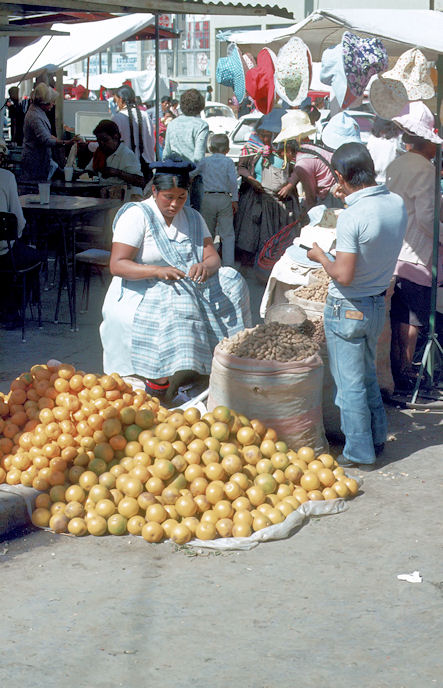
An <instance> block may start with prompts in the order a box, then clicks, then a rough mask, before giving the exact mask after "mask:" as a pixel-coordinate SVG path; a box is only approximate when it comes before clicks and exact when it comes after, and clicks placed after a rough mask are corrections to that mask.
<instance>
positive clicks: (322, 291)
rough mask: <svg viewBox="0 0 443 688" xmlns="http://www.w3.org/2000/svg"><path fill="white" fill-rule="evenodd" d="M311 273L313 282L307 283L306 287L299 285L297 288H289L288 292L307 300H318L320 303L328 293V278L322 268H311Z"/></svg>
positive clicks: (324, 300)
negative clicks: (314, 281)
mask: <svg viewBox="0 0 443 688" xmlns="http://www.w3.org/2000/svg"><path fill="white" fill-rule="evenodd" d="M311 275H312V277H314V278H315V280H316V283H315V284H309V285H307V286H306V287H300V288H299V289H296V290H291V291H290V292H289V293H290V294H293V295H294V296H299V297H301V298H302V299H306V300H307V301H319V302H321V303H325V302H326V297H327V295H328V288H329V281H330V278H329V276H328V275H327V274H326V272H325V271H324V270H323V269H321V270H313V272H312V273H311Z"/></svg>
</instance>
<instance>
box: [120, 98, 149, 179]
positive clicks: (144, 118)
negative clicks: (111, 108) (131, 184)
mask: <svg viewBox="0 0 443 688" xmlns="http://www.w3.org/2000/svg"><path fill="white" fill-rule="evenodd" d="M114 100H115V102H116V103H117V106H118V109H119V111H118V112H117V113H115V114H113V115H112V120H113V122H115V123H116V124H117V126H118V128H119V130H120V136H121V139H122V141H123V143H125V144H126V145H127V146H128V148H129V149H130V150H132V151H133V152H134V153H135V155H136V157H137V160H140V165H141V168H142V173H143V175H144V176H145V177H146V180H147V181H149V178H150V171H149V163H150V162H153V160H155V152H154V133H153V126H152V122H151V119H150V117H149V115H148V113H147V111H146V110H140V109H139V108H138V107H137V104H136V96H135V92H134V89H132V88H131V86H126V85H123V86H120V88H119V89H117V92H116V94H115V96H114Z"/></svg>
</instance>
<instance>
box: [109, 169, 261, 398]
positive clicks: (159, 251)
mask: <svg viewBox="0 0 443 688" xmlns="http://www.w3.org/2000/svg"><path fill="white" fill-rule="evenodd" d="M152 168H153V169H154V178H153V181H152V193H153V195H152V197H151V198H149V199H148V200H146V201H143V202H142V203H134V204H129V205H127V206H125V207H124V208H122V209H121V210H120V211H119V213H118V215H117V217H116V219H115V222H114V237H113V245H112V253H111V261H110V270H111V273H112V274H113V275H114V278H113V280H112V282H111V285H110V287H109V289H108V293H107V295H106V298H105V302H104V304H103V323H102V324H101V326H100V336H101V339H102V344H103V351H104V355H103V368H104V370H105V371H106V372H108V373H111V372H113V371H115V372H118V373H119V374H120V375H122V376H127V375H137V376H139V377H142V378H143V379H145V381H146V389H147V391H148V392H149V393H151V394H152V395H153V396H159V395H160V394H162V393H166V398H167V399H172V398H173V397H174V396H175V393H176V391H177V388H178V386H179V385H180V384H183V383H184V382H185V381H189V380H192V379H194V378H198V376H200V375H208V374H209V372H210V370H211V362H212V352H213V349H214V347H215V346H216V344H217V343H218V342H219V341H220V340H221V339H222V338H223V337H230V336H232V335H233V334H235V333H236V332H238V331H240V330H242V329H244V328H245V327H249V326H250V324H251V315H250V309H249V292H248V288H247V285H246V283H245V281H244V280H243V278H242V277H241V275H240V274H239V273H238V272H237V271H236V270H234V269H232V268H222V269H220V258H219V256H218V254H217V252H216V250H215V248H214V245H213V242H212V239H211V235H210V233H209V230H208V228H207V227H206V224H205V222H204V220H203V218H202V217H201V215H200V214H199V213H198V212H196V211H195V210H193V209H192V208H189V207H185V203H186V199H187V196H188V188H189V184H190V180H189V172H190V171H191V170H192V169H194V165H193V164H192V163H187V162H183V161H180V162H174V161H172V160H168V161H164V162H157V163H152Z"/></svg>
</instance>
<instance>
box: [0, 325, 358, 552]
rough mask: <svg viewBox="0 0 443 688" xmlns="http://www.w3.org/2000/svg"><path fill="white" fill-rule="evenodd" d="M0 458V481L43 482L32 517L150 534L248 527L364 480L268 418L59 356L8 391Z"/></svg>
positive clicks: (238, 531)
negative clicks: (174, 396) (157, 390)
mask: <svg viewBox="0 0 443 688" xmlns="http://www.w3.org/2000/svg"><path fill="white" fill-rule="evenodd" d="M299 336H300V335H299ZM303 336H304V337H306V335H303ZM0 465H1V467H0V482H6V483H8V484H10V485H20V484H21V485H26V486H32V487H34V488H36V489H37V490H39V491H40V494H39V495H38V496H37V498H36V502H35V509H34V511H33V514H32V522H33V524H34V525H35V526H39V527H49V528H50V529H51V530H53V531H54V532H57V533H70V534H72V535H76V536H82V535H87V534H91V535H97V536H98V535H105V534H108V533H109V534H111V535H124V534H126V533H130V534H132V535H141V536H142V537H143V538H144V539H145V540H147V541H148V542H160V541H161V540H163V539H164V538H171V539H172V540H173V541H175V542H176V543H178V544H184V543H186V542H189V540H191V538H194V537H196V538H200V539H201V540H212V539H214V538H217V537H231V536H235V537H247V536H249V535H250V534H251V533H252V532H253V531H257V530H261V529H262V528H265V527H266V526H269V525H271V524H275V523H280V522H282V521H283V520H284V519H285V518H286V516H288V515H289V514H290V513H291V512H292V511H294V510H295V509H297V508H298V507H299V506H300V505H301V504H302V503H303V502H306V501H308V500H331V499H336V498H337V497H343V498H347V497H353V496H355V495H356V494H357V492H358V489H359V487H358V484H357V482H356V481H355V480H353V479H352V478H349V477H347V476H346V475H345V472H344V470H343V468H341V467H339V466H338V465H337V463H336V462H335V460H334V459H333V458H332V456H330V455H329V454H322V455H320V456H317V457H315V456H314V451H313V450H312V449H311V448H309V447H302V448H301V449H299V450H298V451H297V452H295V451H292V450H291V449H290V448H288V447H287V445H286V444H285V443H284V442H282V441H279V440H278V437H277V436H276V433H275V432H274V431H273V430H272V429H270V428H266V427H265V426H264V425H263V424H262V423H261V422H260V421H259V420H256V419H253V420H248V419H247V418H246V417H244V416H242V415H240V414H237V413H235V412H234V411H231V410H230V409H228V408H227V407H225V406H218V407H216V408H215V409H214V410H213V411H212V413H206V414H204V415H203V416H201V414H200V411H199V410H198V409H196V408H188V409H186V410H184V411H183V410H168V409H166V408H164V407H162V406H161V404H160V402H159V400H158V399H156V398H155V397H151V396H149V395H148V394H147V393H146V392H145V391H143V390H140V389H136V390H132V388H131V387H130V386H129V385H128V384H126V383H125V381H124V380H123V379H122V378H121V377H120V376H119V375H117V374H112V375H102V376H98V375H94V374H92V373H85V372H83V371H80V370H75V369H74V367H73V366H71V365H69V364H63V363H62V364H60V363H59V362H55V361H49V362H48V364H47V365H35V366H33V367H32V368H31V370H30V371H29V372H26V373H23V374H22V375H20V376H19V377H18V378H16V379H15V380H14V381H13V382H12V384H11V388H10V392H9V394H8V395H1V396H0Z"/></svg>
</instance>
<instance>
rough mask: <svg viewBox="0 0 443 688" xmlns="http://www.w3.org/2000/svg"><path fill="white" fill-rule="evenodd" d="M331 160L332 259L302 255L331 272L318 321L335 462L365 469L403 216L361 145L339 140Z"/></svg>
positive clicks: (379, 416) (373, 439)
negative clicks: (337, 203) (336, 203)
mask: <svg viewBox="0 0 443 688" xmlns="http://www.w3.org/2000/svg"><path fill="white" fill-rule="evenodd" d="M331 163H332V168H333V169H334V171H335V173H336V175H337V178H338V180H339V190H338V193H339V194H340V195H341V197H342V198H343V200H344V201H345V203H346V206H347V207H346V209H345V210H344V211H342V212H341V213H340V215H339V218H338V220H337V240H336V259H335V261H334V262H332V261H330V260H329V259H328V257H327V256H326V255H325V253H324V251H323V250H322V249H321V248H320V247H319V246H318V244H316V243H314V244H313V248H312V249H311V250H310V251H308V254H307V255H308V258H310V259H311V260H314V261H317V262H319V263H321V265H322V266H323V268H324V269H325V271H326V272H327V273H328V275H329V276H330V277H331V283H330V286H329V294H328V298H327V301H326V305H325V311H324V326H325V335H326V344H327V348H328V355H329V363H330V367H331V373H332V376H333V378H334V381H335V385H336V388H337V390H336V398H335V403H336V404H337V406H338V407H339V409H340V420H341V429H342V432H343V434H344V435H345V440H346V441H345V447H344V449H343V454H342V455H341V456H340V457H338V462H339V464H340V465H343V466H355V467H358V466H360V467H362V466H363V468H368V469H370V468H372V467H373V466H374V464H375V458H376V455H378V454H379V453H381V451H382V450H383V446H384V442H385V439H386V430H387V423H386V414H385V410H384V407H383V401H382V398H381V394H380V388H379V386H378V382H377V374H376V369H375V354H376V346H377V340H378V337H379V336H380V333H381V331H382V329H383V326H384V322H385V300H384V296H385V293H386V289H387V288H388V286H389V283H390V280H391V277H392V275H393V272H394V267H395V264H396V261H397V257H398V254H399V252H400V248H401V245H402V241H403V237H404V233H405V229H406V224H407V215H406V209H405V206H404V203H403V201H402V199H401V198H400V196H398V195H397V194H393V193H390V192H389V191H388V190H387V188H386V187H385V186H384V185H377V184H376V181H375V170H374V163H373V161H372V158H371V156H370V154H369V153H368V151H367V149H366V147H365V146H364V145H363V144H361V143H346V144H343V145H342V146H340V148H338V149H337V150H336V151H335V153H334V154H333V156H332V160H331Z"/></svg>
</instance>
